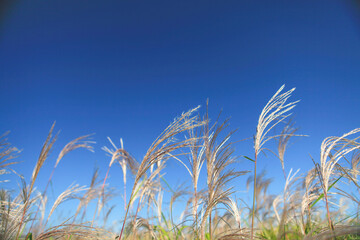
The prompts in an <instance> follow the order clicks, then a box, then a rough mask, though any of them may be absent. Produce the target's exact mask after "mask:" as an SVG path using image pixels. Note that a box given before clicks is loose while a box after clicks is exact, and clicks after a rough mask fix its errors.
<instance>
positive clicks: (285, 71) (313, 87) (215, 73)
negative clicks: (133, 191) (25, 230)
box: [0, 0, 360, 195]
mask: <svg viewBox="0 0 360 240" xmlns="http://www.w3.org/2000/svg"><path fill="white" fill-rule="evenodd" d="M354 2H355V1H354ZM357 7H358V6H356V5H354V4H353V2H352V1H329V0H326V1H304V0H301V1H239V0H236V1H230V0H229V1H193V0H192V1H175V0H171V1H169V0H167V1H136V0H131V1H130V0H129V1H127V0H126V1H89V0H87V1H80V0H79V1H68V0H52V1H45V0H43V1H38V0H33V1H17V2H16V4H13V5H12V6H10V7H9V8H8V10H7V11H6V12H5V13H6V14H5V15H4V16H2V18H1V21H2V22H1V26H0V27H1V28H0V102H1V103H2V104H1V106H0V131H1V132H5V131H7V130H10V131H11V134H10V135H9V140H10V142H12V143H13V144H14V145H15V146H17V147H18V148H20V149H22V150H23V151H22V153H21V156H20V158H19V160H20V161H23V162H22V163H21V164H19V165H18V166H16V167H15V169H16V170H17V171H19V172H20V173H22V174H24V175H25V177H26V179H28V181H29V178H30V175H31V172H32V169H33V166H34V164H35V162H36V159H37V157H38V154H39V152H40V149H41V145H42V143H43V142H44V140H45V138H46V135H47V132H48V130H49V128H50V126H51V125H52V123H53V122H54V121H55V120H56V128H55V129H56V130H61V133H60V135H59V140H58V142H57V143H56V145H55V148H54V150H53V152H52V155H51V156H50V158H49V159H48V162H47V163H46V164H45V166H44V169H43V170H42V171H41V172H40V175H39V179H38V181H37V184H36V185H37V186H39V189H43V188H44V184H45V183H46V180H47V179H48V177H49V171H50V169H51V167H52V166H53V165H54V161H55V160H56V157H57V154H58V152H59V150H60V149H61V148H62V147H63V146H64V145H65V144H66V143H67V142H69V141H70V140H72V139H74V138H76V137H78V136H81V135H84V134H89V133H96V134H95V135H94V137H93V138H94V140H95V141H96V142H97V144H96V145H95V153H90V152H86V151H85V150H79V151H77V152H74V153H72V154H71V155H68V156H67V157H66V158H64V159H63V160H62V162H61V163H60V165H59V167H58V169H57V171H56V172H55V176H54V179H53V182H54V191H55V193H59V192H61V191H63V190H65V188H66V187H67V186H69V185H70V184H71V183H72V182H74V181H75V180H76V181H77V182H78V183H80V184H88V183H89V181H90V178H91V175H92V171H93V169H94V168H95V166H98V167H100V170H101V176H102V177H103V176H104V175H105V171H106V166H107V165H108V163H109V158H108V157H106V156H105V154H104V152H103V151H102V150H101V147H102V146H104V145H107V146H109V144H108V142H107V140H106V137H107V136H109V137H111V138H112V139H113V140H114V141H115V142H119V138H120V137H122V138H123V139H124V144H125V148H126V149H127V150H128V151H129V152H130V153H131V154H132V155H133V156H134V157H135V158H137V159H138V160H140V159H141V158H142V157H143V155H144V154H145V152H146V150H147V148H148V147H149V146H150V145H151V143H152V141H153V140H155V138H156V137H157V136H158V134H160V133H161V131H162V130H163V129H164V128H165V127H166V126H167V125H168V124H169V123H170V122H171V121H172V120H173V118H174V117H176V116H178V115H179V114H181V112H183V111H186V110H188V109H190V108H193V107H196V106H197V105H202V106H204V105H205V102H206V99H207V98H209V99H210V105H209V108H210V117H211V118H215V117H216V116H217V113H218V112H219V111H220V110H221V109H223V113H222V114H223V115H222V116H223V117H224V118H226V117H231V120H230V123H231V126H230V129H236V128H238V129H239V130H238V132H237V133H236V134H235V135H234V137H233V140H235V141H236V140H241V139H244V138H248V137H252V136H253V134H254V133H255V127H256V125H257V119H258V116H259V114H260V111H261V109H262V108H263V106H264V105H265V104H266V102H267V101H268V100H269V98H270V97H271V96H272V95H273V94H274V93H275V91H276V90H277V89H278V88H279V87H280V86H281V85H282V84H286V89H290V88H292V87H296V88H297V89H296V91H295V92H294V94H293V96H292V98H291V99H292V100H298V99H301V102H300V103H299V104H298V106H297V107H296V108H295V109H294V111H293V112H294V114H293V117H294V120H295V122H296V126H298V127H300V132H299V133H302V134H308V135H310V137H307V138H298V139H296V140H295V141H292V144H291V146H290V148H289V149H288V152H287V153H286V163H285V165H286V168H287V170H289V169H290V168H291V167H292V168H295V169H298V168H301V169H302V170H306V169H309V168H310V167H312V165H313V164H312V162H311V159H310V158H309V154H311V155H312V156H313V157H314V158H315V159H316V160H318V158H319V152H320V144H321V142H322V140H323V139H324V138H325V137H327V136H333V135H335V136H337V135H341V134H342V133H344V132H346V131H350V130H352V129H353V128H356V127H360V124H359V117H360V108H359V106H360V97H359V90H360V15H359V8H357ZM203 110H204V108H203ZM203 110H202V111H203ZM236 154H237V155H249V156H252V155H253V153H252V141H245V142H240V143H238V144H236ZM259 167H260V168H266V169H267V172H268V176H269V177H274V178H277V177H278V176H281V175H280V174H281V165H280V163H279V161H278V160H277V159H276V158H275V157H273V156H271V155H267V157H265V156H262V159H261V160H260V162H259ZM239 169H242V170H251V169H252V165H251V162H246V161H245V162H243V163H241V164H239ZM166 172H167V175H165V177H166V178H167V180H168V181H169V182H170V183H172V184H174V185H175V184H176V183H180V182H182V181H183V180H184V179H186V177H189V176H188V175H186V174H187V173H186V172H185V170H183V169H181V167H180V165H179V164H177V163H175V162H169V163H168V168H166ZM110 176H111V177H110V181H109V182H111V184H112V186H114V187H119V188H120V189H121V179H122V176H121V170H120V168H118V167H114V168H113V169H112V170H111V172H110ZM184 176H185V177H184ZM188 180H189V181H190V178H189V179H188ZM281 180H282V179H280V180H279V182H281ZM17 181H18V180H16V179H13V183H12V184H13V186H14V187H16V183H17ZM239 181H240V180H239ZM275 181H278V180H275ZM240 184H243V183H239V185H240ZM242 190H246V189H244V188H242ZM120 191H122V190H120ZM55 195H56V194H55Z"/></svg>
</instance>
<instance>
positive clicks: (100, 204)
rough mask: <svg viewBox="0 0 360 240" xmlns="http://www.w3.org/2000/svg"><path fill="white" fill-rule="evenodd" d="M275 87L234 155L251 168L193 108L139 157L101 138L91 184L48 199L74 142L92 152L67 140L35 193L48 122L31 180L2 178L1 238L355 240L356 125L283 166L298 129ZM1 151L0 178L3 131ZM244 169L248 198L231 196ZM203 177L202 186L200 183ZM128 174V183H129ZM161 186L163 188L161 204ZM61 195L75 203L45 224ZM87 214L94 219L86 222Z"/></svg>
mask: <svg viewBox="0 0 360 240" xmlns="http://www.w3.org/2000/svg"><path fill="white" fill-rule="evenodd" d="M283 88H284V86H283V87H281V88H280V89H279V90H278V91H277V92H276V93H275V94H274V95H273V97H272V98H271V99H270V100H269V101H268V103H267V104H266V105H265V107H264V108H263V110H262V112H261V113H260V115H259V120H258V123H257V128H256V132H254V136H253V139H254V142H253V144H254V145H253V146H254V153H253V155H252V156H242V158H243V159H244V160H245V161H250V162H251V163H252V164H253V168H252V169H247V170H242V171H238V170H237V169H238V167H237V164H238V161H237V160H238V158H239V156H235V154H234V150H233V144H234V142H233V141H235V140H234V139H233V138H232V135H233V133H234V131H231V130H229V129H228V128H229V127H228V121H227V120H226V121H224V122H220V121H210V119H209V117H208V114H207V111H206V113H205V114H204V116H201V115H200V114H199V113H198V109H197V108H195V109H192V110H189V111H188V112H185V113H183V114H181V115H180V116H179V117H177V118H176V119H175V120H174V121H173V122H172V123H171V124H170V125H169V126H168V127H167V128H166V129H165V130H164V131H163V132H162V133H161V134H160V135H159V137H158V138H157V139H155V141H154V142H153V144H152V145H151V146H150V147H149V148H148V150H147V152H146V154H145V156H144V157H143V159H141V160H137V159H134V158H133V157H132V154H131V153H129V152H128V151H127V150H126V149H124V147H123V144H122V142H121V144H120V146H116V144H114V143H113V142H112V141H111V139H109V141H110V143H109V144H110V146H109V147H104V148H103V150H104V151H105V154H107V155H109V156H110V161H109V165H108V169H107V171H106V174H105V175H104V176H99V172H98V171H96V172H95V173H94V176H93V179H92V181H91V184H89V186H87V187H82V186H78V185H72V186H70V187H69V188H68V189H67V190H66V191H65V192H63V193H62V194H61V195H59V196H58V198H57V199H56V201H54V204H52V206H49V204H47V193H48V187H49V184H50V183H51V182H52V177H53V175H54V174H56V168H57V166H58V165H59V164H61V160H62V159H63V157H64V156H65V155H67V154H69V153H70V152H72V151H74V150H75V151H76V149H79V148H85V149H88V150H92V149H93V143H92V142H91V140H90V136H81V137H79V138H77V139H75V140H73V141H71V142H69V143H68V144H67V145H66V146H65V147H64V148H63V149H62V150H61V152H60V153H59V155H58V158H57V160H56V163H55V165H54V167H53V170H52V172H50V173H48V174H49V180H48V182H47V185H46V188H45V189H44V190H43V191H41V192H39V191H37V190H36V188H35V186H36V179H37V176H38V174H39V172H41V170H42V166H43V165H44V162H45V161H46V160H47V158H48V156H49V154H50V152H51V149H52V147H53V145H54V144H56V139H57V135H56V134H54V125H53V126H52V128H51V129H50V132H49V134H48V136H47V138H46V140H45V142H44V145H43V146H42V149H41V153H40V155H39V158H38V160H37V162H34V170H33V173H32V176H31V179H30V180H29V181H25V179H23V178H22V177H21V175H19V182H20V181H21V182H22V183H23V184H22V187H21V189H20V190H14V189H6V184H5V183H2V185H1V186H2V189H1V192H0V203H1V206H0V225H1V228H0V239H1V240H13V239H37V240H41V239H360V224H359V223H360V221H359V217H360V216H359V212H360V184H359V180H358V175H359V166H360V142H359V141H358V140H359V137H360V135H359V132H360V128H357V129H354V130H352V131H350V132H348V133H344V134H343V135H342V136H337V137H336V136H331V137H328V138H326V139H324V140H323V142H322V144H321V149H320V153H321V154H320V158H319V159H311V157H309V161H313V168H312V169H308V171H307V173H306V174H300V173H299V172H298V171H294V170H290V171H286V169H285V167H284V166H285V161H286V159H285V151H286V148H287V146H288V143H289V141H291V139H292V138H293V137H303V135H301V134H298V131H297V129H296V128H295V127H294V125H293V124H292V122H291V121H289V118H288V117H289V116H290V114H291V112H292V110H293V108H294V107H295V106H296V104H297V103H298V102H297V101H293V102H291V101H290V100H289V98H290V97H291V94H292V92H293V91H294V90H295V89H291V90H289V91H286V92H285V91H283ZM275 126H276V127H277V128H278V127H280V126H281V128H282V129H283V130H282V131H281V133H280V134H277V135H273V129H274V127H275ZM249 137H252V136H249ZM269 142H273V143H274V142H275V145H276V146H277V147H276V148H275V149H270V150H271V151H272V152H274V153H275V154H276V156H277V158H278V161H280V163H281V164H279V167H282V170H283V176H281V178H283V181H284V186H283V191H282V193H280V194H279V195H277V196H274V195H272V194H269V193H268V191H267V190H268V187H269V184H270V182H271V181H270V180H269V179H268V178H267V177H266V175H264V173H263V172H260V173H259V170H258V169H257V167H258V164H259V163H261V161H263V158H264V155H260V153H261V152H263V151H264V150H265V149H267V148H268V143H269ZM0 151H1V152H0V177H1V179H0V180H1V181H4V180H6V176H7V175H5V173H9V174H17V173H15V172H14V171H12V167H13V166H14V165H15V164H21V163H17V159H18V158H21V154H20V153H19V151H18V150H17V148H16V147H14V146H12V145H10V144H9V143H8V142H7V134H4V135H3V136H2V137H1V142H0ZM167 161H177V162H178V163H179V164H180V165H181V166H183V167H184V169H186V171H187V172H188V174H189V178H188V179H191V182H190V183H189V184H190V186H191V188H186V189H182V188H179V189H173V188H172V187H170V186H169V184H167V182H166V180H165V179H164V178H163V177H162V176H163V173H165V172H166V163H167ZM117 163H119V164H120V166H121V169H122V172H119V174H122V176H123V184H124V188H123V189H120V190H119V191H121V192H123V197H124V199H125V205H124V206H121V208H124V209H125V211H124V212H126V213H125V214H124V215H122V216H118V215H117V213H114V212H112V210H113V207H108V205H107V204H106V203H107V202H108V201H109V199H111V197H112V194H113V193H112V191H111V181H110V180H109V179H108V176H109V170H110V169H111V168H112V167H113V166H114V165H115V164H117ZM200 173H202V174H200ZM242 175H246V176H248V182H247V185H248V186H249V188H250V191H249V193H250V194H251V196H249V197H250V198H251V199H252V200H251V202H246V201H244V200H242V199H235V197H234V194H235V190H234V189H235V188H233V186H234V180H236V179H237V178H238V177H239V176H242ZM201 177H204V178H205V182H206V184H205V187H203V186H201V187H200V184H199V179H200V178H201ZM129 178H132V179H133V181H131V183H134V184H131V185H130V184H129V183H128V182H127V180H128V179H129ZM27 182H28V183H27ZM54 185H56V183H54ZM4 187H5V188H4ZM165 191H166V192H170V193H171V198H170V201H169V203H166V204H165V203H163V194H164V192H165ZM69 199H77V200H78V202H79V204H78V206H77V209H76V211H75V212H73V213H72V214H71V215H70V216H68V219H67V221H65V222H63V223H61V224H59V225H57V226H52V225H51V224H50V223H49V221H50V220H51V219H52V218H53V217H56V215H55V214H53V213H54V211H55V209H56V208H57V207H59V206H60V205H61V204H62V203H63V202H65V201H67V200H69ZM180 199H186V201H185V203H184V204H183V205H184V206H185V207H184V209H182V210H181V212H182V214H181V216H180V217H178V216H176V217H175V216H174V215H173V211H174V210H173V207H174V204H175V202H177V201H180ZM90 203H95V205H96V208H95V212H94V211H91V212H89V211H88V205H89V204H90ZM346 208H347V209H348V210H349V209H350V212H351V213H350V214H349V211H345V209H346ZM100 212H101V213H104V214H99V213H100ZM110 214H113V215H116V216H118V220H119V222H120V225H119V226H115V228H112V227H108V226H107V225H106V224H103V223H105V222H107V218H108V217H109V215H110ZM85 216H91V217H90V219H92V221H87V222H84V219H88V217H87V218H85ZM113 229H116V230H113ZM117 229H118V230H117ZM114 231H116V232H114Z"/></svg>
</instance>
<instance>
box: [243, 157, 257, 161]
mask: <svg viewBox="0 0 360 240" xmlns="http://www.w3.org/2000/svg"><path fill="white" fill-rule="evenodd" d="M243 157H244V158H246V159H247V160H250V161H252V162H255V161H254V160H252V159H251V158H249V157H247V156H243Z"/></svg>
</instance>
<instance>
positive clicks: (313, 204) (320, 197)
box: [310, 176, 343, 208]
mask: <svg viewBox="0 0 360 240" xmlns="http://www.w3.org/2000/svg"><path fill="white" fill-rule="evenodd" d="M342 177H343V176H340V177H339V178H338V179H336V180H335V181H334V182H333V183H332V184H331V185H330V186H329V187H328V191H330V189H331V188H332V187H333V186H334V185H335V184H336V183H337V182H338V181H339V180H340V179H341V178H342ZM323 197H324V193H322V194H320V196H319V197H318V198H317V199H316V200H315V201H314V202H313V203H312V204H311V205H310V208H312V207H313V206H315V204H316V203H317V202H318V201H320V200H321V199H322V198H323Z"/></svg>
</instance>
